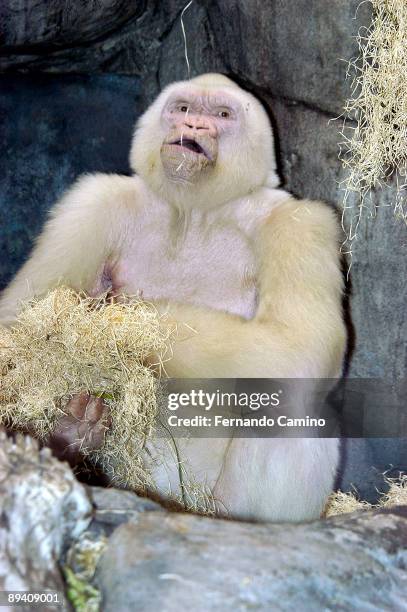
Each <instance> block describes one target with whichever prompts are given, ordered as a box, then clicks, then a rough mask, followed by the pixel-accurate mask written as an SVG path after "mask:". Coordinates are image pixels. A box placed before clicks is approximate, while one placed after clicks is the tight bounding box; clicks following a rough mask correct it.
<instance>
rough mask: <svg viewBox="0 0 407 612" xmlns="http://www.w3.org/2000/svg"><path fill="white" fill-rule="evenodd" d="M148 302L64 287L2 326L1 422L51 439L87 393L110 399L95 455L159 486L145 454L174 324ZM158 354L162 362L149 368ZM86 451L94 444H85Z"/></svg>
mask: <svg viewBox="0 0 407 612" xmlns="http://www.w3.org/2000/svg"><path fill="white" fill-rule="evenodd" d="M161 318H162V317H160V316H159V315H158V313H157V311H156V310H155V309H154V308H153V306H151V305H149V304H146V303H144V302H141V301H137V300H136V301H135V300H131V299H123V300H122V301H120V302H116V303H113V301H111V300H110V301H109V300H106V298H105V297H102V298H89V297H86V296H84V295H79V294H77V293H75V292H74V291H72V290H70V289H67V288H58V289H55V290H54V291H52V292H50V293H49V294H48V295H47V296H46V297H45V298H44V299H41V300H33V301H32V302H30V303H29V304H27V305H26V307H25V308H24V309H23V310H22V312H21V314H20V315H19V318H18V321H17V324H16V325H15V326H14V327H13V328H11V329H6V328H2V327H0V373H1V379H0V382H1V384H0V423H2V424H4V425H5V426H7V427H13V428H17V429H21V430H23V431H24V430H25V431H27V430H28V431H30V432H32V433H33V435H35V436H36V437H38V438H39V439H42V440H44V439H45V438H46V437H47V436H48V435H49V433H50V432H52V431H53V429H54V427H55V424H56V422H57V420H58V418H59V417H61V416H62V415H63V414H64V408H65V406H66V404H67V402H68V401H69V400H70V399H71V398H72V397H73V396H74V395H75V394H76V393H79V392H81V391H87V392H88V393H90V394H92V395H95V396H99V397H103V399H104V400H105V402H106V403H107V405H108V406H109V410H110V413H111V417H112V425H111V428H110V430H109V432H108V433H107V435H106V437H105V443H104V446H103V448H102V449H101V450H100V451H90V452H89V459H90V460H91V461H92V462H93V463H96V464H98V465H101V467H102V469H103V471H104V472H105V473H107V474H108V476H109V478H110V480H111V481H112V483H114V484H117V485H120V486H126V487H129V488H132V489H138V490H140V489H143V488H144V487H145V486H146V485H151V482H150V477H149V474H147V473H146V471H145V469H144V468H143V463H142V460H141V457H140V453H141V451H142V449H143V447H144V445H145V443H146V440H147V438H148V436H150V435H151V433H152V430H153V427H154V424H155V419H156V415H157V393H156V392H157V384H158V380H157V376H155V374H154V368H156V369H157V367H158V368H160V367H162V366H163V363H164V361H165V360H166V358H167V357H168V350H169V346H171V334H172V331H170V329H169V326H165V325H161V324H160V323H161ZM151 354H154V355H158V362H157V364H149V365H147V363H146V362H147V358H148V357H149V356H151ZM84 452H86V449H84Z"/></svg>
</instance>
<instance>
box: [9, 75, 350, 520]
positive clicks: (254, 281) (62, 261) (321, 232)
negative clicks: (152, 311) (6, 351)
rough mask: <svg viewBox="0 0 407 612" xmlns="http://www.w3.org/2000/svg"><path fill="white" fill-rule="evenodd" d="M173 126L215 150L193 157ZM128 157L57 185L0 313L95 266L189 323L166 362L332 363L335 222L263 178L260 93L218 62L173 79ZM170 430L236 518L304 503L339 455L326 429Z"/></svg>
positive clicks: (218, 366)
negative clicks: (263, 433)
mask: <svg viewBox="0 0 407 612" xmlns="http://www.w3.org/2000/svg"><path fill="white" fill-rule="evenodd" d="M171 100H172V101H173V102H171ZM180 100H181V102H180ZM184 100H186V102H184ZM171 104H173V105H175V106H171ZM186 105H187V107H188V110H187V111H186V113H185V116H184V117H183V116H180V113H184V112H185V108H186ZM219 105H220V106H219ZM190 108H191V110H190ZM219 108H221V109H224V108H226V111H225V110H218V109H219ZM188 112H190V116H188ZM169 130H175V132H174V133H176V132H177V130H181V132H180V133H181V139H180V142H178V143H177V144H175V143H172V142H169V144H168V146H167V148H165V146H164V145H163V142H164V141H165V138H166V135H167V133H168V131H169ZM171 133H172V132H171ZM185 134H187V135H189V137H191V134H192V135H196V136H197V142H198V143H199V142H201V144H202V143H205V142H206V143H209V144H210V145H211V147H212V149H211V151H215V153H213V154H212V153H208V151H206V153H207V155H206V157H207V159H206V160H205V159H204V158H203V156H202V155H203V154H202V151H201V157H199V158H198V157H196V156H198V153H196V151H192V150H191V148H190V149H187V148H185V146H184V145H185V143H183V141H182V138H183V136H184V135H185ZM199 134H203V136H202V138H203V139H202V140H199V138H198V136H199ZM211 138H212V140H211ZM205 139H206V140H205ZM190 146H191V147H195V148H196V147H198V145H197V144H194V143H192V144H190ZM177 147H178V148H177ZM204 148H205V147H204ZM160 151H161V153H160ZM168 151H169V152H168ZM166 155H167V158H166V157H165V156H166ZM177 155H178V156H180V159H181V163H183V160H184V159H185V160H186V159H187V157H188V164H189V165H188V166H187V171H186V174H184V175H183V180H179V181H178V180H176V174H174V173H173V174H172V175H171V176H170V177H169V176H168V172H167V173H166V171H165V168H166V166H165V163H166V162H168V156H169V157H170V158H171V159H170V161H171V163H173V161H174V159H175V160H176V159H177V157H176V156H177ZM171 156H172V157H171ZM174 156H175V157H174ZM173 158H174V159H173ZM198 159H199V163H200V164H201V165H200V166H199V168H202V172H197V171H196V169H197V167H198V166H194V164H195V160H198ZM204 162H205V163H204ZM196 163H198V162H196ZM131 164H132V167H133V168H134V170H135V171H136V173H137V174H136V175H134V176H132V177H124V176H119V175H107V174H94V175H91V176H85V177H84V178H81V179H80V180H79V181H78V182H77V183H76V184H75V185H74V186H73V188H72V189H71V190H70V191H69V192H68V193H67V194H65V195H64V196H63V198H62V199H61V201H60V202H59V203H58V204H57V205H56V206H55V208H54V210H53V211H52V213H51V217H50V219H49V221H48V223H47V224H46V227H45V229H44V231H43V233H42V235H41V236H40V237H39V239H38V241H37V245H36V247H35V249H34V251H33V253H32V255H31V257H30V259H29V260H28V261H27V263H26V264H25V265H24V266H23V267H22V269H21V270H20V271H19V273H18V274H17V276H16V277H15V279H14V280H13V282H12V283H11V284H10V286H9V287H8V288H7V289H6V290H5V291H4V293H3V296H2V299H1V301H0V321H1V322H3V323H5V324H9V323H11V322H12V321H13V320H14V319H15V316H16V313H17V311H18V308H19V305H20V303H21V301H22V300H26V299H27V298H30V297H32V296H34V295H35V296H38V295H41V294H43V293H45V292H46V291H47V290H49V289H50V288H52V287H54V286H56V285H58V284H59V283H65V284H69V285H71V286H72V287H73V288H75V289H83V290H86V291H88V292H91V293H97V292H99V291H103V290H105V289H106V288H108V286H107V285H106V282H107V283H108V284H109V283H111V285H112V286H113V288H114V290H116V291H118V290H120V291H122V292H125V293H131V294H134V293H136V292H138V291H139V292H140V294H141V295H142V296H143V297H145V298H146V299H148V300H154V301H155V302H156V304H157V306H158V308H160V309H164V310H168V311H169V313H170V315H171V317H172V318H173V320H174V321H175V322H185V323H187V324H188V325H189V326H191V327H192V328H194V329H195V330H196V332H197V333H191V334H189V336H188V338H187V339H185V340H184V341H183V342H180V343H177V344H176V346H175V350H174V356H173V358H172V360H171V361H170V362H169V363H168V364H167V371H168V374H169V375H170V376H173V377H184V378H186V377H197V378H198V377H216V378H221V377H256V378H261V377H267V378H275V377H292V378H297V377H298V378H301V377H308V378H312V377H315V378H318V377H336V376H338V375H339V374H340V371H341V364H342V359H343V354H344V345H345V329H344V324H343V320H342V311H341V296H342V276H341V272H340V264H339V254H338V253H339V251H338V238H339V230H338V223H337V220H336V217H335V214H334V212H333V211H332V210H330V209H329V208H328V207H327V206H326V205H324V204H322V203H319V202H311V201H298V200H295V199H294V198H293V197H292V196H291V195H290V194H289V193H287V192H285V191H282V190H278V189H276V188H275V187H276V186H277V185H278V178H277V174H276V166H275V157H274V145H273V136H272V130H271V126H270V123H269V120H268V117H267V114H266V113H265V111H264V109H263V108H262V106H261V105H260V103H259V102H258V101H257V100H256V99H255V98H254V97H253V96H252V95H250V94H249V93H247V92H245V91H243V90H242V89H240V88H239V87H238V86H237V85H236V84H234V83H233V82H232V81H230V80H229V79H227V78H226V77H224V76H221V75H213V74H208V75H203V76H200V77H198V78H196V79H193V80H191V81H187V82H182V83H175V84H172V85H170V86H169V87H167V88H166V89H165V90H164V91H163V92H162V93H161V94H160V95H159V97H158V98H157V100H156V101H155V102H154V103H153V104H152V105H151V107H150V108H149V109H148V110H147V111H146V113H145V114H144V115H143V116H142V117H141V119H140V120H139V122H138V124H137V127H136V131H135V137H134V141H133V145H132V149H131ZM191 168H193V172H192V170H191ZM176 170H178V167H177V168H176ZM189 172H191V174H190V175H189V174H188V173H189ZM174 176H175V179H174ZM189 176H190V177H191V180H189V179H188V177H189ZM192 177H193V178H192ZM180 225H183V231H182V232H181V231H180ZM174 235H175V236H176V239H175V240H174ZM106 278H107V281H106ZM180 444H181V446H182V453H183V456H185V457H187V460H188V463H189V466H190V468H191V471H193V472H194V473H195V474H197V475H198V479H199V478H201V479H205V481H206V482H207V484H208V486H210V488H211V489H212V491H213V493H214V496H215V498H216V499H217V500H218V501H219V508H220V513H221V512H226V513H227V514H229V515H231V516H234V517H239V518H249V519H257V520H305V519H311V518H315V517H318V516H319V514H320V513H321V511H322V509H323V506H324V503H325V500H326V498H327V496H328V494H329V493H330V491H331V489H332V486H333V482H334V477H335V472H336V469H337V463H338V442H337V440H334V439H330V440H325V439H308V440H307V439H247V440H246V439H234V440H232V441H230V440H223V439H221V440H219V439H212V440H199V439H191V440H189V441H180ZM177 468H178V466H177V465H176V463H175V462H173V463H172V464H171V462H170V459H169V460H168V462H167V465H166V466H165V468H164V467H157V468H156V473H155V476H156V480H157V483H158V485H159V487H160V490H161V493H162V495H165V494H166V492H167V491H168V490H169V483H170V488H171V490H172V491H173V492H175V493H177V492H179V487H180V483H179V479H178V469H177Z"/></svg>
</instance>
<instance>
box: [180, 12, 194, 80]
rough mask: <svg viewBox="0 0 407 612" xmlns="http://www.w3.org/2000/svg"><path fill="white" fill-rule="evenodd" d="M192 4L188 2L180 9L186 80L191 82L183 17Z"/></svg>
mask: <svg viewBox="0 0 407 612" xmlns="http://www.w3.org/2000/svg"><path fill="white" fill-rule="evenodd" d="M193 2H194V0H190V2H188V4H187V5H186V6H184V8H183V9H182V12H181V29H182V36H183V37H184V55H185V61H186V63H187V70H188V80H191V67H190V65H189V59H188V47H187V36H186V33H185V27H184V19H183V17H184V13H185V11H187V10H188V9H189V7H190V6H191V4H192V3H193Z"/></svg>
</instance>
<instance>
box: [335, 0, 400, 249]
mask: <svg viewBox="0 0 407 612" xmlns="http://www.w3.org/2000/svg"><path fill="white" fill-rule="evenodd" d="M369 2H370V3H371V4H372V7H373V19H372V23H371V25H370V27H369V28H362V29H361V30H360V31H359V35H358V37H357V40H358V44H359V52H360V53H359V57H357V58H355V59H352V60H350V62H349V68H348V76H349V75H350V74H353V75H354V77H353V83H352V94H351V98H350V99H349V100H348V101H347V103H346V105H345V118H347V119H351V120H356V127H353V126H352V125H351V124H350V123H348V122H346V121H344V125H343V129H342V136H343V138H344V141H343V142H341V153H340V158H341V160H342V162H343V164H344V166H345V168H346V169H347V170H348V176H347V178H346V179H345V181H344V183H343V186H344V188H345V196H344V204H343V218H342V224H343V229H344V231H345V234H346V241H345V243H344V245H343V246H344V247H345V248H344V250H345V251H346V252H348V253H350V254H351V253H352V242H353V240H354V239H355V238H356V237H357V232H358V227H359V224H360V222H361V219H362V215H363V212H364V211H365V210H367V211H368V212H369V213H370V214H371V215H372V216H374V214H375V212H376V207H375V206H374V205H373V204H372V201H371V193H372V190H373V189H376V188H382V187H383V186H385V185H390V184H391V182H394V181H395V183H396V186H397V193H396V199H395V202H394V209H395V214H396V216H398V217H401V218H402V219H403V220H404V221H406V222H407V211H406V203H407V200H406V191H405V190H406V187H407V183H406V174H407V146H406V145H407V44H406V41H407V2H405V0H369Z"/></svg>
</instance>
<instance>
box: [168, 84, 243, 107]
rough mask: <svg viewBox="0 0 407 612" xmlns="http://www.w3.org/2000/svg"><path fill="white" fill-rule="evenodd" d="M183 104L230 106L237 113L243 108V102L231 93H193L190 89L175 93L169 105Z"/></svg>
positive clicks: (169, 100) (170, 98)
mask: <svg viewBox="0 0 407 612" xmlns="http://www.w3.org/2000/svg"><path fill="white" fill-rule="evenodd" d="M181 102H186V103H188V104H191V106H196V105H197V102H198V103H199V105H200V106H203V107H212V108H213V107H217V106H228V107H230V108H231V109H232V110H234V111H236V112H237V111H238V110H239V109H241V107H242V104H241V102H240V101H239V100H237V99H236V97H234V96H233V95H232V94H231V93H229V92H228V93H227V94H226V93H224V92H219V91H215V92H211V91H207V92H202V91H200V92H198V91H191V90H190V89H183V90H180V91H177V92H174V93H173V94H172V95H171V96H170V97H169V99H168V101H167V105H171V104H175V103H181Z"/></svg>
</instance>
